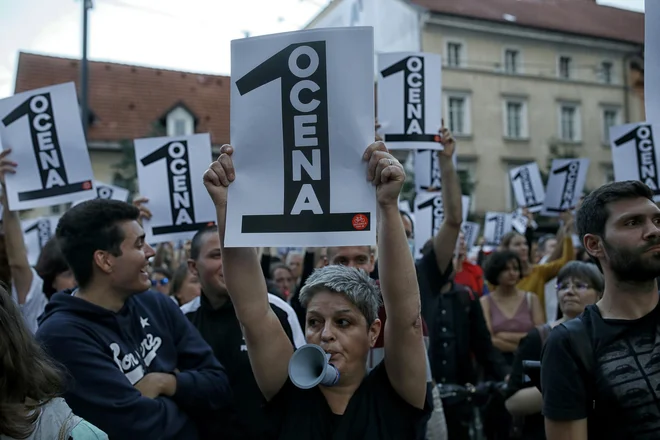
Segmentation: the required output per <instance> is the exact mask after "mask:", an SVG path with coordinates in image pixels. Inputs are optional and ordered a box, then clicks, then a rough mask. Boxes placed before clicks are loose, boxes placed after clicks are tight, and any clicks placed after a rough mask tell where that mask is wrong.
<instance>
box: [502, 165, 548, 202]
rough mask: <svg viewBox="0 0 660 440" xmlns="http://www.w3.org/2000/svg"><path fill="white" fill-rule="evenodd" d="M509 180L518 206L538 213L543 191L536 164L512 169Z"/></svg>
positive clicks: (543, 197) (542, 199)
mask: <svg viewBox="0 0 660 440" xmlns="http://www.w3.org/2000/svg"><path fill="white" fill-rule="evenodd" d="M509 178H510V179H511V187H512V188H513V192H514V194H515V196H516V202H517V203H518V206H520V207H521V208H527V209H528V210H529V211H530V212H539V211H540V210H541V208H542V207H543V201H544V200H545V189H544V188H543V180H542V179H541V172H540V171H539V166H538V164H537V163H536V162H532V163H528V164H527V165H522V166H519V167H516V168H513V169H512V170H511V171H509Z"/></svg>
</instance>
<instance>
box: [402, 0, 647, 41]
mask: <svg viewBox="0 0 660 440" xmlns="http://www.w3.org/2000/svg"><path fill="white" fill-rule="evenodd" d="M412 3H414V4H416V5H418V6H421V7H424V8H426V9H428V10H430V11H432V12H436V13H440V14H448V15H456V16H463V17H469V18H476V19H482V20H489V21H498V22H502V23H509V24H517V25H520V26H527V27H533V28H539V29H547V30H551V31H558V32H567V33H571V34H578V35H586V36H590V37H597V38H605V39H609V40H618V41H625V42H631V43H637V44H644V14H642V13H639V12H633V11H627V10H623V9H618V8H613V7H609V6H601V5H598V4H597V3H596V0H412ZM505 14H509V15H512V16H514V17H515V21H511V20H507V18H505Z"/></svg>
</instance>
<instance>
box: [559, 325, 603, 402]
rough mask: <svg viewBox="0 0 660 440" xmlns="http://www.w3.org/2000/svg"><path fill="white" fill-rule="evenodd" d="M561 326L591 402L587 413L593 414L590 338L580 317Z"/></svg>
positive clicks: (591, 346)
mask: <svg viewBox="0 0 660 440" xmlns="http://www.w3.org/2000/svg"><path fill="white" fill-rule="evenodd" d="M561 325H563V326H564V328H566V329H567V330H568V334H569V337H570V338H569V342H570V344H571V350H572V351H573V354H574V355H575V357H576V358H577V361H578V364H579V367H580V368H581V369H582V374H583V375H584V376H583V377H584V380H585V383H584V384H585V389H586V391H587V395H588V396H589V398H590V399H591V401H592V404H591V408H589V412H590V413H591V412H593V411H594V410H595V409H596V400H595V394H594V377H595V372H594V370H595V368H596V360H595V358H596V356H595V353H594V347H593V344H592V343H591V338H590V337H589V332H588V331H587V327H586V326H585V325H584V321H582V319H581V318H580V317H578V318H574V319H570V320H568V321H566V322H563V323H562V324H561Z"/></svg>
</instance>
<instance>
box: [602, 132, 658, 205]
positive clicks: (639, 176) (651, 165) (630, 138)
mask: <svg viewBox="0 0 660 440" xmlns="http://www.w3.org/2000/svg"><path fill="white" fill-rule="evenodd" d="M655 129H658V130H655ZM658 131H660V125H655V124H653V125H652V124H648V123H641V124H626V125H617V126H614V127H611V128H610V140H611V143H612V163H613V164H614V180H616V181H623V180H639V181H640V182H644V183H645V184H646V185H647V186H648V187H649V188H651V189H652V190H653V199H654V200H655V201H656V202H658V201H660V166H659V165H660V155H659V152H658V149H657V148H656V146H655V138H654V136H653V135H654V133H657V132H658Z"/></svg>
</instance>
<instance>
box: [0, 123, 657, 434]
mask: <svg viewBox="0 0 660 440" xmlns="http://www.w3.org/2000/svg"><path fill="white" fill-rule="evenodd" d="M440 142H441V143H442V144H443V146H444V150H442V151H439V152H438V153H437V154H438V160H439V163H440V168H441V175H442V187H441V189H440V191H441V193H442V199H443V204H444V211H445V212H444V220H443V222H442V225H441V226H440V228H439V230H438V231H437V233H436V234H435V236H433V237H432V238H431V239H430V240H429V241H428V242H427V244H426V245H425V246H424V249H422V257H421V258H420V259H417V260H415V258H414V253H413V252H411V247H410V246H409V243H410V242H411V239H412V238H413V237H414V234H415V227H414V220H413V218H412V217H411V216H410V215H409V214H408V213H406V212H404V211H400V209H399V195H400V192H401V189H402V186H403V183H404V180H405V171H404V168H403V166H402V165H401V164H400V163H399V162H398V161H397V159H396V158H395V157H394V156H392V155H391V154H390V153H389V152H388V150H387V148H386V146H385V144H384V143H383V142H381V141H377V142H375V143H373V144H372V145H370V146H369V147H368V148H367V149H366V150H365V152H364V156H363V160H364V162H365V166H366V169H367V171H366V172H367V179H368V180H369V181H370V182H372V183H373V185H374V187H375V193H376V198H377V209H378V212H377V213H378V234H377V245H376V246H374V247H370V246H334V247H333V246H329V247H325V248H304V249H271V248H262V249H255V248H233V247H225V214H226V209H227V190H228V188H229V186H230V185H231V184H232V182H233V181H234V180H235V179H240V178H241V170H240V169H235V168H234V165H233V161H232V154H233V147H231V146H228V145H225V146H223V147H222V150H221V155H220V157H219V158H218V159H217V160H216V161H215V162H213V163H212V164H211V166H210V167H209V169H208V170H207V171H206V173H205V174H204V176H203V179H204V184H205V186H206V189H207V191H208V194H209V196H210V199H209V203H213V204H214V206H215V208H216V212H217V224H216V225H214V226H205V227H203V228H202V229H200V230H199V231H197V232H196V233H195V235H194V237H193V238H192V239H191V240H190V241H189V242H186V243H183V244H174V243H161V244H158V245H157V246H156V248H155V249H154V248H153V247H152V246H150V244H149V243H147V242H146V241H145V233H144V230H143V228H142V226H141V222H142V220H143V219H148V218H150V216H151V212H150V204H151V203H152V202H151V201H149V200H146V199H144V198H136V199H135V200H133V202H132V203H124V202H120V201H113V200H103V199H97V200H91V201H86V202H83V203H80V204H78V205H76V206H74V207H72V208H71V209H69V210H68V211H67V212H66V213H65V214H64V215H63V216H62V217H61V219H60V220H59V223H58V226H57V231H56V235H55V237H54V238H52V239H51V240H50V241H49V242H48V244H47V245H46V246H45V247H44V248H43V249H42V251H41V255H40V257H39V259H38V262H37V264H36V265H35V266H34V267H32V266H31V265H30V264H29V262H28V258H27V250H26V246H25V243H24V242H23V238H22V231H21V227H20V221H19V217H18V213H17V212H12V211H10V210H9V207H8V205H7V201H6V200H4V199H3V206H4V215H3V219H2V230H3V236H2V238H3V242H4V252H3V253H2V252H0V254H3V255H1V256H0V278H2V279H3V281H4V282H5V285H6V286H7V288H6V289H5V288H0V330H1V331H0V368H2V376H0V380H1V381H2V384H1V386H0V439H2V440H5V439H26V438H28V439H35V440H36V439H73V440H80V439H106V438H110V439H162V440H165V439H186V440H194V439H246V440H247V439H268V438H276V439H361V440H362V439H364V440H376V439H392V440H402V439H413V440H422V439H429V440H444V439H452V440H453V439H458V440H463V439H465V440H468V439H481V438H488V439H491V440H504V439H529V440H536V439H545V438H547V439H549V440H568V439H574V440H586V439H587V438H599V439H609V438H612V439H624V438H625V439H628V438H634V439H652V438H658V435H660V406H659V404H658V398H657V390H658V389H660V375H658V372H660V339H659V336H658V335H660V331H659V330H660V329H659V328H658V325H659V324H658V323H659V322H660V320H659V319H658V318H659V317H658V316H657V314H658V313H660V312H659V311H658V310H660V309H658V307H657V304H658V290H657V283H656V277H658V276H660V224H659V223H660V209H659V208H658V207H657V206H656V204H655V203H654V202H653V192H652V191H651V190H650V189H649V188H648V187H647V186H645V185H644V184H642V183H640V182H636V181H628V182H616V183H612V184H608V185H605V186H603V187H601V188H599V189H597V190H595V191H593V192H592V193H591V194H588V195H587V196H586V197H585V198H584V199H583V201H582V202H581V206H580V207H579V209H578V210H577V211H576V213H573V212H566V213H564V214H562V224H561V227H560V228H559V230H558V231H557V234H552V235H543V236H541V237H538V234H537V233H536V231H535V230H534V225H535V222H533V221H530V222H528V225H529V226H528V229H527V231H526V233H525V234H519V233H517V232H511V233H509V234H507V235H506V236H504V237H503V238H502V240H501V242H500V243H499V245H498V247H497V249H496V250H495V251H494V252H485V248H481V249H480V251H479V252H477V253H476V257H475V258H471V257H470V256H471V255H475V254H474V253H471V252H469V250H468V249H467V247H466V243H465V237H464V236H463V233H462V231H461V226H462V212H463V210H462V206H461V186H460V180H459V177H458V174H457V172H456V169H455V166H454V164H453V161H452V156H453V154H454V150H455V141H454V139H453V137H452V135H451V133H450V132H449V131H448V130H446V129H443V130H442V131H441V135H440ZM17 165H18V164H16V163H14V162H12V160H11V150H5V151H3V152H2V153H0V181H1V182H2V183H3V184H4V175H5V174H6V173H12V172H14V170H15V167H16V166H17ZM199 177H200V178H202V176H199ZM525 215H527V216H528V217H529V219H530V220H533V214H531V213H529V212H525ZM575 234H577V235H578V236H579V237H580V241H579V242H580V246H579V247H577V248H576V247H575V245H574V240H573V236H574V235H575ZM5 257H6V259H5ZM306 344H315V345H318V346H320V347H321V348H322V349H323V351H324V352H325V353H326V355H327V356H328V359H329V362H330V363H331V364H332V365H333V366H334V367H335V368H336V369H337V371H338V372H339V379H338V383H336V385H334V386H324V385H318V386H315V387H313V388H311V389H302V388H298V387H297V386H295V385H294V383H293V382H292V380H291V378H290V377H289V362H290V360H291V357H292V356H293V354H294V352H295V351H296V350H297V349H298V348H300V347H302V346H304V345H306ZM530 361H540V365H541V367H540V372H539V371H538V367H536V366H535V364H534V363H533V362H531V363H530ZM534 378H536V380H535V379H534Z"/></svg>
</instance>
